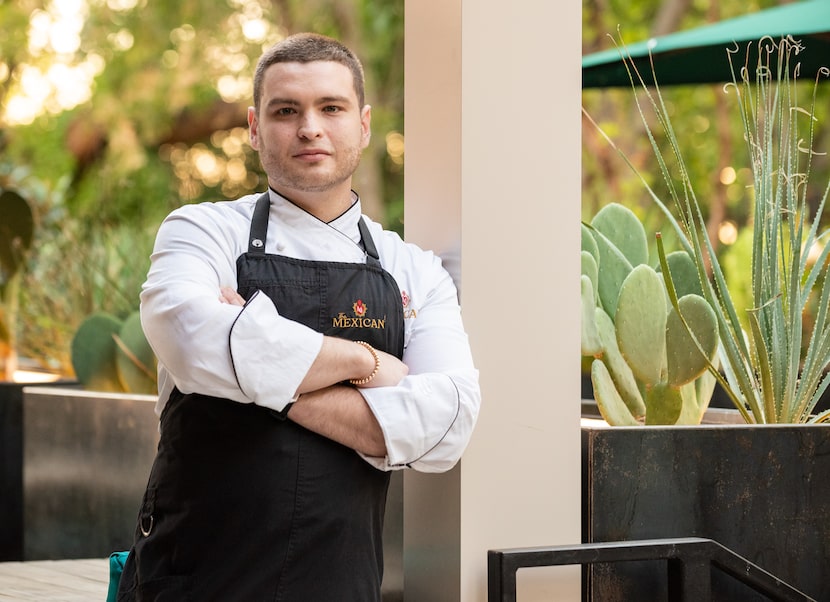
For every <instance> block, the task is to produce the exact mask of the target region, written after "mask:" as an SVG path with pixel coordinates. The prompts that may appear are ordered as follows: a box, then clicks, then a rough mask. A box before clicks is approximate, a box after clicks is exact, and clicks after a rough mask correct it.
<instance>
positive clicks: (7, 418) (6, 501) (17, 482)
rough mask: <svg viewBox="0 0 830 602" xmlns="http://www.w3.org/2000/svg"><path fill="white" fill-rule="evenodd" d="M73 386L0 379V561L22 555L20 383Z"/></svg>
mask: <svg viewBox="0 0 830 602" xmlns="http://www.w3.org/2000/svg"><path fill="white" fill-rule="evenodd" d="M38 385H42V386H50V387H56V386H58V387H77V386H78V383H77V382H76V381H74V380H60V381H56V382H50V383H17V382H10V381H0V517H2V520H0V562H2V561H6V560H22V559H23V387H31V386H38Z"/></svg>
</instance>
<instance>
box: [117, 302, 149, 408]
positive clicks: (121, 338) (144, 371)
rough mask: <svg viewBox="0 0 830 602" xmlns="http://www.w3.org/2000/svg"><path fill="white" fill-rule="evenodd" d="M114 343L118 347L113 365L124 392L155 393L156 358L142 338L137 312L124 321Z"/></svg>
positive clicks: (142, 332) (144, 338)
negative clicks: (114, 364)
mask: <svg viewBox="0 0 830 602" xmlns="http://www.w3.org/2000/svg"><path fill="white" fill-rule="evenodd" d="M115 342H116V345H117V346H118V353H116V356H115V363H116V366H117V368H118V377H119V380H120V381H121V386H122V387H123V388H124V390H125V391H129V392H130V393H145V394H148V395H152V394H154V393H156V392H157V385H156V382H157V379H156V356H155V354H154V353H153V350H152V349H151V348H150V344H149V343H148V342H147V339H146V337H145V336H144V330H143V329H142V328H141V320H140V318H139V314H138V312H134V313H133V314H131V315H130V316H128V317H127V319H126V320H124V324H123V325H122V326H121V330H120V331H119V332H118V335H117V338H116V340H115Z"/></svg>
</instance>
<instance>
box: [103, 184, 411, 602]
mask: <svg viewBox="0 0 830 602" xmlns="http://www.w3.org/2000/svg"><path fill="white" fill-rule="evenodd" d="M269 208H270V199H269V197H268V193H266V194H264V195H262V197H260V199H259V200H258V201H257V206H256V209H255V211H254V216H253V219H252V222H251V237H250V241H249V242H250V244H249V248H248V252H247V253H245V254H243V255H241V256H240V257H239V258H238V259H237V272H238V275H237V278H238V286H239V293H240V294H241V295H242V296H243V297H245V299H250V297H251V296H252V295H253V294H254V293H255V292H256V291H257V290H259V291H262V293H264V294H266V295H268V296H269V297H270V298H271V299H272V301H273V302H274V304H275V306H276V307H277V310H278V311H279V313H280V314H281V315H282V316H285V317H287V318H290V319H292V320H295V321H298V322H301V323H302V324H305V325H306V326H308V327H310V328H313V329H315V330H317V331H318V332H322V333H324V334H326V335H331V336H336V337H341V338H347V339H351V340H361V341H366V342H367V343H369V344H370V345H372V346H373V347H375V348H377V349H381V350H383V351H386V352H387V353H391V354H393V355H396V356H397V357H399V358H400V357H401V356H402V354H403V306H402V302H401V293H400V289H399V288H398V286H397V284H396V282H395V280H394V278H393V277H392V276H391V275H390V274H389V273H388V272H386V271H385V270H384V269H383V268H382V267H381V265H380V261H379V258H378V253H377V250H376V248H375V245H374V242H373V240H372V237H371V235H370V234H369V232H368V228H367V227H366V225H365V223H364V222H363V219H362V218H361V220H360V222H359V227H360V233H361V238H362V243H363V246H364V249H365V250H366V253H367V259H366V263H365V264H354V263H339V262H326V261H306V260H298V259H292V258H289V257H283V256H279V255H269V254H266V253H265V240H266V234H267V228H268V214H269ZM262 293H260V294H262ZM284 414H285V412H283V413H282V414H280V413H277V412H275V411H272V410H268V409H267V408H263V407H261V406H257V405H254V404H243V403H237V402H234V401H230V400H227V399H220V398H216V397H209V396H207V395H201V394H188V395H185V394H182V393H180V392H179V391H178V390H174V391H173V393H172V394H171V396H170V399H169V400H168V402H167V404H166V405H165V408H164V410H163V412H162V416H161V438H160V441H159V448H158V453H157V456H156V460H155V462H154V464H153V468H152V471H151V473H150V478H149V483H148V486H147V491H146V493H145V495H144V500H143V502H142V507H141V510H140V512H139V517H138V525H137V528H136V539H135V543H134V545H133V548H132V550H131V551H130V555H129V557H128V559H127V562H126V564H125V567H124V573H123V576H122V579H121V585H120V589H119V596H118V600H119V602H120V601H127V600H141V601H143V600H153V601H156V602H166V601H168V600H169V601H170V602H183V601H185V600H193V601H197V602H209V601H214V600H215V601H222V602H225V601H233V602H245V601H250V602H263V601H271V600H274V601H277V600H279V601H286V602H295V601H296V602H323V601H325V602H330V601H337V602H367V601H368V602H372V601H379V600H380V583H381V579H382V576H383V550H382V530H383V516H384V510H385V504H386V491H387V488H388V485H389V473H387V472H383V471H380V470H377V469H375V468H373V467H372V466H371V465H369V464H368V463H367V462H366V461H365V460H363V459H362V458H361V457H360V456H359V455H358V454H357V452H355V451H353V450H351V449H349V448H347V447H345V446H342V445H340V444H338V443H335V442H334V441H331V440H330V439H326V438H324V437H321V436H319V435H316V434H315V433H312V432H311V431H308V430H306V429H304V428H303V427H301V426H298V425H296V424H295V423H293V422H291V421H290V420H287V419H285V416H284Z"/></svg>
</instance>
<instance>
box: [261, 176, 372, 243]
mask: <svg viewBox="0 0 830 602" xmlns="http://www.w3.org/2000/svg"><path fill="white" fill-rule="evenodd" d="M268 193H269V195H270V197H271V215H272V216H275V217H277V218H278V219H279V220H280V221H282V222H283V223H285V224H287V225H288V226H290V227H296V228H304V229H308V228H317V227H320V226H327V227H330V228H333V229H335V230H337V231H338V232H340V233H342V234H345V235H346V236H348V237H349V238H351V239H352V240H353V241H354V242H356V243H357V242H359V241H360V230H359V229H358V226H357V222H358V221H359V220H360V216H361V214H362V210H361V205H360V196H359V195H358V194H357V192H355V191H354V190H352V191H351V194H352V204H351V206H350V207H349V208H348V209H346V211H344V212H343V213H341V214H340V215H339V216H338V217H336V218H334V219H333V220H332V221H330V222H324V221H322V220H321V219H319V218H318V217H316V216H314V215H312V214H311V213H309V212H308V211H306V210H305V209H303V208H302V207H300V206H299V205H296V204H295V203H294V202H293V201H291V199H289V198H287V197H285V196H283V195H281V194H280V193H278V192H277V191H276V190H274V189H273V188H270V187H269V188H268Z"/></svg>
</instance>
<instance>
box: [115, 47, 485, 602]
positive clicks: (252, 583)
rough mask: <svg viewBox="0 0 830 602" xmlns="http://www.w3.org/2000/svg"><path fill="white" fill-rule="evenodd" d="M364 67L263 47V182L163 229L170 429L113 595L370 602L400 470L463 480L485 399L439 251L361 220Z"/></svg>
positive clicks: (259, 85)
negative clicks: (356, 185)
mask: <svg viewBox="0 0 830 602" xmlns="http://www.w3.org/2000/svg"><path fill="white" fill-rule="evenodd" d="M363 94H364V93H363V71H362V67H361V65H360V63H359V61H358V60H357V58H355V57H354V55H353V54H352V53H351V51H350V50H348V49H347V48H345V47H344V46H342V45H341V44H340V43H338V42H336V41H334V40H332V39H330V38H326V37H323V36H319V35H314V34H300V35H296V36H291V37H289V38H287V39H285V40H284V41H282V42H280V43H279V44H277V45H275V46H274V47H272V48H271V49H270V50H268V51H266V53H265V54H264V55H263V56H262V57H261V59H260V61H259V63H258V65H257V69H256V73H255V79H254V107H252V108H250V109H249V112H248V123H249V126H250V138H251V145H252V146H253V148H254V149H256V150H257V151H258V152H259V155H260V159H261V162H262V165H263V167H264V170H265V172H266V173H267V175H268V184H269V191H268V192H267V193H265V194H262V195H259V194H256V195H251V196H247V197H243V198H241V199H238V200H236V201H228V202H220V203H204V204H200V205H190V206H185V207H182V208H180V209H178V210H176V211H174V212H173V213H172V214H171V215H170V216H169V217H168V218H167V219H166V220H165V222H164V223H163V224H162V226H161V228H160V229H159V233H158V237H157V241H156V246H155V249H154V252H153V256H152V265H151V267H150V272H149V275H148V278H147V282H146V283H145V285H144V289H143V292H142V295H141V315H142V324H143V326H144V329H145V332H146V334H147V338H148V340H149V341H150V343H151V345H152V346H153V348H154V350H155V352H156V354H157V356H158V358H159V363H160V365H159V403H158V406H157V411H158V412H159V414H160V416H161V418H160V433H161V439H160V443H159V450H158V454H157V457H156V461H155V463H154V465H153V469H152V471H151V474H150V479H149V483H148V486H147V491H146V493H145V496H144V499H143V502H142V505H141V509H140V512H139V517H138V525H137V529H136V540H135V543H134V545H133V549H132V550H131V551H130V555H129V558H128V560H127V562H126V565H125V570H124V574H123V576H122V580H121V585H120V592H119V593H120V595H119V598H118V599H119V600H133V599H136V600H159V601H160V600H175V601H179V600H198V601H199V602H204V601H209V600H223V601H224V600H228V601H234V602H236V601H246V600H251V601H257V602H259V601H262V600H287V601H303V602H313V601H324V600H325V601H331V600H336V601H338V602H349V601H354V602H357V601H360V602H365V601H373V600H379V599H380V583H381V578H382V572H383V564H382V561H383V556H382V549H381V532H382V525H383V514H384V506H385V501H386V491H387V486H388V483H389V478H388V477H389V471H391V470H395V469H401V468H413V469H416V470H421V471H426V472H439V471H445V470H448V469H450V468H451V467H452V466H453V465H455V463H456V462H457V461H458V459H459V458H460V456H461V454H462V452H463V450H464V448H465V447H466V445H467V442H468V440H469V437H470V434H471V432H472V429H473V425H474V423H475V421H476V417H477V415H478V408H479V403H480V392H479V386H478V373H477V371H476V369H475V368H474V365H473V361H472V358H471V354H470V349H469V345H468V342H467V336H466V334H465V332H464V329H463V325H462V321H461V317H460V310H459V306H458V300H457V293H456V289H455V287H454V285H453V283H452V280H451V278H450V277H449V275H448V274H447V272H446V271H445V270H444V269H443V268H442V267H441V263H440V260H438V259H437V258H436V257H435V256H434V255H433V254H431V253H428V252H425V251H422V250H420V249H418V248H416V247H414V246H413V245H408V244H404V243H403V242H402V241H401V240H400V238H399V237H398V236H397V235H395V234H394V233H391V232H386V231H383V230H382V228H381V227H380V226H379V225H377V224H375V223H373V222H371V221H370V220H369V219H367V218H366V217H364V216H362V215H361V210H360V200H359V199H358V197H357V194H356V193H354V192H353V191H352V190H351V178H352V173H353V172H354V170H355V169H356V168H357V165H358V162H359V160H360V155H361V153H362V151H363V149H365V148H366V146H367V144H368V142H369V138H370V119H371V109H370V107H369V106H368V105H365V103H364V98H363Z"/></svg>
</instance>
